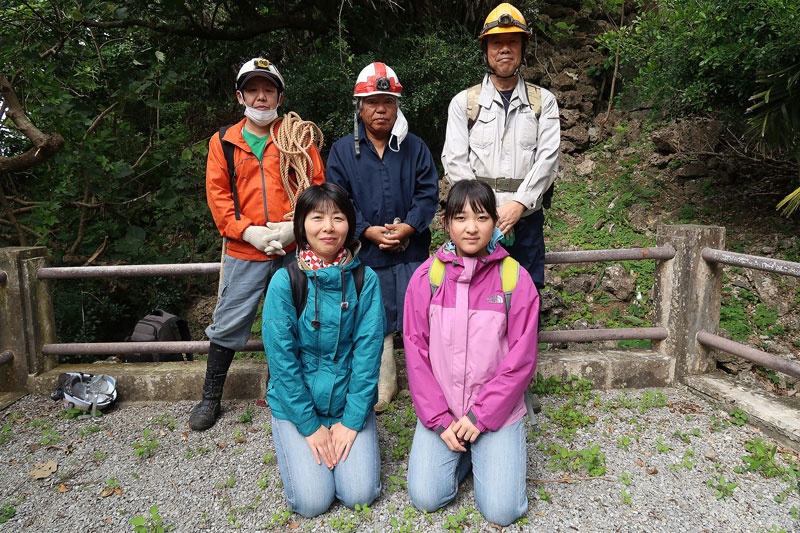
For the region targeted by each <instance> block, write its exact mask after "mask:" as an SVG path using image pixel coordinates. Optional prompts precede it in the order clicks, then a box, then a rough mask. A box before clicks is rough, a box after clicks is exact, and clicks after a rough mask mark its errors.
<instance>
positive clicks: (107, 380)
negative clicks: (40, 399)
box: [50, 372, 117, 411]
mask: <svg viewBox="0 0 800 533" xmlns="http://www.w3.org/2000/svg"><path fill="white" fill-rule="evenodd" d="M50 398H52V399H53V400H63V401H64V407H65V408H67V409H73V408H77V409H81V410H83V411H87V410H89V409H90V408H91V409H92V411H95V410H97V409H105V408H106V407H108V406H110V405H111V404H113V403H114V401H116V399H117V382H116V380H115V379H114V378H112V377H111V376H108V375H106V374H98V375H96V376H95V375H93V374H84V373H83V372H66V373H64V374H61V375H60V376H58V387H57V388H56V390H54V391H53V392H52V393H50Z"/></svg>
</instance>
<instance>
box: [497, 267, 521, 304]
mask: <svg viewBox="0 0 800 533" xmlns="http://www.w3.org/2000/svg"><path fill="white" fill-rule="evenodd" d="M517 281H519V263H518V262H517V260H516V259H514V258H513V257H511V256H510V255H507V256H506V257H504V258H503V260H502V261H501V262H500V282H501V285H502V287H503V299H504V300H505V302H506V316H508V311H509V309H511V294H512V293H513V292H514V289H516V288H517Z"/></svg>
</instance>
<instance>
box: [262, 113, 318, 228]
mask: <svg viewBox="0 0 800 533" xmlns="http://www.w3.org/2000/svg"><path fill="white" fill-rule="evenodd" d="M276 122H277V121H275V122H273V123H272V125H271V126H270V128H269V135H270V137H272V142H274V143H275V146H276V147H277V148H278V152H279V153H280V172H281V183H282V184H283V189H284V190H285V191H286V196H287V197H289V202H290V203H291V205H292V210H291V211H290V212H288V213H286V214H285V215H283V218H284V219H285V220H292V219H293V218H294V208H295V205H296V204H297V197H298V196H300V193H302V192H303V191H304V190H305V189H307V188H308V187H310V186H311V180H312V178H313V176H314V161H313V159H312V158H311V156H310V155H309V153H308V150H309V149H310V148H311V147H312V146H314V147H316V149H317V151H319V150H321V149H322V143H323V140H324V137H323V135H322V130H320V129H319V126H317V125H316V124H314V123H313V122H311V121H309V120H303V119H301V118H300V116H299V115H298V114H297V113H295V112H293V111H291V112H289V113H287V114H285V115H284V116H283V120H282V121H281V125H280V127H279V128H278V131H277V133H276V132H275V123H276ZM290 171H294V172H293V173H290Z"/></svg>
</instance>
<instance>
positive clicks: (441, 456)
mask: <svg viewBox="0 0 800 533" xmlns="http://www.w3.org/2000/svg"><path fill="white" fill-rule="evenodd" d="M526 465H527V449H526V447H525V418H522V419H520V420H518V421H517V422H515V423H514V424H511V425H510V426H506V427H504V428H501V429H499V430H497V431H486V432H484V433H482V434H481V435H480V436H479V437H478V438H477V439H476V440H475V442H473V443H472V444H471V445H470V446H469V447H468V448H467V452H454V451H451V450H450V448H448V447H447V445H446V444H445V443H444V441H443V440H442V439H441V437H439V435H437V434H436V432H435V431H431V430H430V429H428V428H426V427H425V426H423V425H422V423H421V422H419V421H417V429H416V431H415V433H414V442H413V444H412V445H411V457H410V458H409V461H408V495H409V496H410V498H411V503H412V504H414V507H416V508H417V509H420V510H423V511H428V512H431V513H432V512H434V511H436V510H437V509H440V508H441V507H444V506H445V505H447V504H448V503H450V502H451V501H453V499H454V498H455V497H456V494H457V493H458V484H459V482H460V481H461V480H463V479H464V477H465V476H466V475H467V473H468V472H469V467H470V466H472V475H473V479H474V486H475V500H476V501H477V503H478V510H479V511H480V512H481V514H483V516H484V518H486V520H488V521H489V522H492V523H493V524H497V525H499V526H507V525H509V524H511V523H512V522H514V520H516V519H517V518H519V517H520V516H522V515H523V514H525V511H527V510H528V496H527V494H526V492H525V490H526V485H525V483H526V480H525V475H526Z"/></svg>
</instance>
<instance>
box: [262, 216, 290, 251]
mask: <svg viewBox="0 0 800 533" xmlns="http://www.w3.org/2000/svg"><path fill="white" fill-rule="evenodd" d="M267 227H268V228H269V229H271V230H272V231H275V232H277V236H276V237H273V239H275V240H276V241H278V242H279V243H281V248H286V247H287V246H289V245H290V244H292V243H293V242H294V222H292V221H287V222H267Z"/></svg>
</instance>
